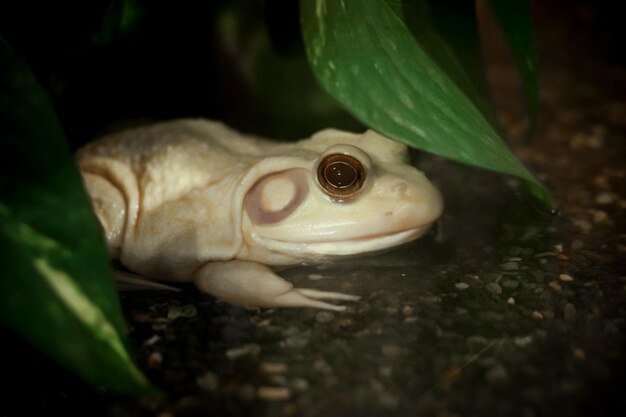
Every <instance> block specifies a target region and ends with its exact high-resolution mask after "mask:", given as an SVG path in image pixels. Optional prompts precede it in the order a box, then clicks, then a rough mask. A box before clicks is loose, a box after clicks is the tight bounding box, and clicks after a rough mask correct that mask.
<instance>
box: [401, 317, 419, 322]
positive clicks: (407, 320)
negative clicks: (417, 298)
mask: <svg viewBox="0 0 626 417" xmlns="http://www.w3.org/2000/svg"><path fill="white" fill-rule="evenodd" d="M404 322H405V323H417V316H411V317H405V318H404Z"/></svg>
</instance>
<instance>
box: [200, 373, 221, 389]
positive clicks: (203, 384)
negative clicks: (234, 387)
mask: <svg viewBox="0 0 626 417" xmlns="http://www.w3.org/2000/svg"><path fill="white" fill-rule="evenodd" d="M196 384H197V385H198V387H200V389H202V390H203V391H206V392H215V391H216V390H217V387H218V385H219V380H218V379H217V375H215V374H214V373H213V372H210V371H209V372H205V373H204V374H202V375H200V376H199V377H197V378H196Z"/></svg>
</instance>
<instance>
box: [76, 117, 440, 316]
mask: <svg viewBox="0 0 626 417" xmlns="http://www.w3.org/2000/svg"><path fill="white" fill-rule="evenodd" d="M77 160H78V164H79V166H80V170H81V172H82V175H83V178H84V181H85V185H86V187H87V190H88V192H89V195H90V196H91V199H92V203H93V207H94V209H95V212H96V214H97V216H98V218H99V219H100V222H101V223H102V226H103V229H104V234H105V236H106V241H107V244H108V250H109V253H110V255H111V257H113V258H114V259H118V260H119V262H120V263H121V264H122V265H124V266H125V267H126V268H128V269H129V270H130V271H133V272H134V273H136V274H139V275H141V276H142V277H145V278H149V279H152V280H167V281H179V282H180V281H192V282H194V283H195V284H196V285H197V287H198V288H200V289H201V290H202V291H204V292H207V293H209V294H212V295H214V296H216V297H217V298H219V299H222V300H224V301H227V302H229V303H232V304H236V305H244V306H255V307H317V308H325V309H331V310H342V309H343V308H344V307H342V306H338V305H335V304H331V303H329V302H327V301H331V300H344V301H350V300H356V299H358V297H355V296H352V295H347V294H341V293H335V292H325V291H318V290H313V289H302V288H294V287H293V285H291V284H290V283H288V282H287V281H285V280H284V279H282V278H281V277H279V276H278V275H276V274H275V273H274V271H273V270H272V269H271V267H278V266H284V265H292V264H297V263H302V262H315V261H322V260H326V259H329V258H332V257H334V256H342V255H354V254H359V253H367V252H372V251H378V250H381V249H384V248H388V247H391V246H394V245H399V244H401V243H404V242H408V241H410V240H413V239H416V238H418V237H419V236H421V235H422V234H423V233H424V232H425V231H426V230H427V228H428V227H429V225H430V224H431V223H433V221H435V220H436V219H437V218H438V217H439V215H440V214H441V211H442V207H443V203H442V199H441V195H440V194H439V192H438V191H437V189H436V188H435V187H434V186H433V185H432V184H431V183H430V182H429V181H428V179H426V177H425V176H424V174H422V173H421V172H420V171H418V170H417V169H415V168H414V167H412V166H411V165H409V164H408V153H407V149H406V147H405V146H404V145H402V144H399V143H397V142H394V141H393V140H390V139H387V138H385V137H383V136H381V135H379V134H377V133H375V132H373V131H371V130H368V131H367V132H365V133H363V134H354V133H348V132H343V131H339V130H332V129H328V130H322V131H320V132H318V133H315V134H314V135H313V136H312V137H311V138H308V139H304V140H301V141H298V142H292V143H280V142H273V141H267V140H263V139H259V138H256V137H252V136H246V135H243V134H240V133H238V132H236V131H234V130H232V129H230V128H228V127H226V126H225V125H223V124H221V123H218V122H212V121H207V120H177V121H171V122H166V123H160V124H155V125H151V126H147V127H140V128H136V129H131V130H127V131H124V132H121V133H118V134H114V135H110V136H106V137H104V138H102V139H99V140H97V141H95V142H92V143H90V144H88V145H87V146H85V147H84V148H82V149H80V150H79V151H78V153H77Z"/></svg>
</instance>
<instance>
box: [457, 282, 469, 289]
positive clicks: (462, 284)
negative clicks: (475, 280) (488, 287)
mask: <svg viewBox="0 0 626 417" xmlns="http://www.w3.org/2000/svg"><path fill="white" fill-rule="evenodd" d="M454 286H455V287H456V289H457V290H466V289H468V288H469V284H466V283H465V282H457V283H456V284H454Z"/></svg>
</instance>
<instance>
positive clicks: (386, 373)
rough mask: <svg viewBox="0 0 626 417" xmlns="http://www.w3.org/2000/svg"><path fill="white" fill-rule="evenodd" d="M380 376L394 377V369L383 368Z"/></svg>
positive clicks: (380, 370)
mask: <svg viewBox="0 0 626 417" xmlns="http://www.w3.org/2000/svg"><path fill="white" fill-rule="evenodd" d="M378 374H379V375H380V376H382V377H385V378H390V377H391V375H393V367H391V366H382V367H381V368H380V369H379V370H378Z"/></svg>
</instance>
